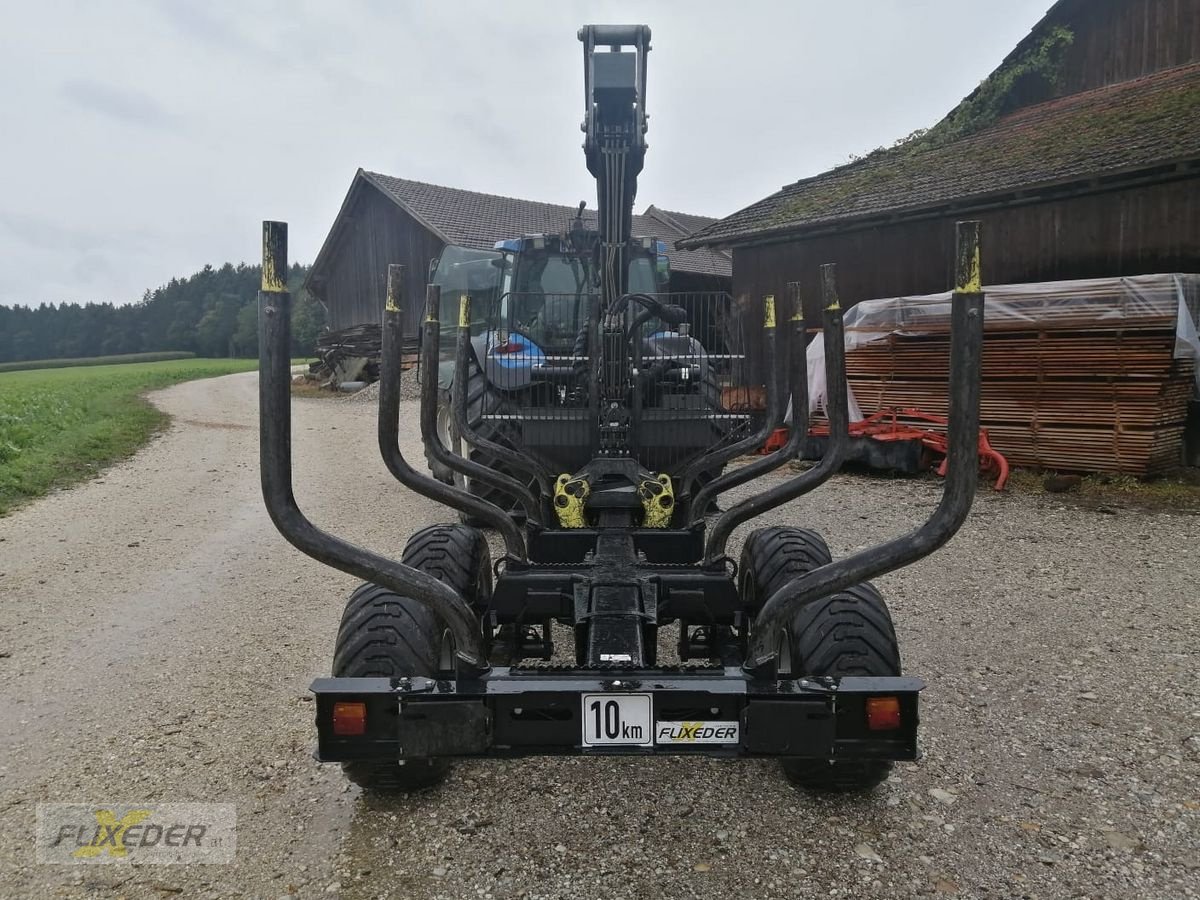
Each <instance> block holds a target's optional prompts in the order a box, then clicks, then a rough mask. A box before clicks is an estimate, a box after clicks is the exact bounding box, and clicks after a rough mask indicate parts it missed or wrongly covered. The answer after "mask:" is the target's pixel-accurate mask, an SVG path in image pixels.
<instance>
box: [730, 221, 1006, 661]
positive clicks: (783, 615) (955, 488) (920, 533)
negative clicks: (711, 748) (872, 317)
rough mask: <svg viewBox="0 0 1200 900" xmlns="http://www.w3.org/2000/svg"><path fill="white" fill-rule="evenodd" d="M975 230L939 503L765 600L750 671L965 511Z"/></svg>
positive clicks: (973, 412) (953, 334)
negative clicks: (803, 617)
mask: <svg viewBox="0 0 1200 900" xmlns="http://www.w3.org/2000/svg"><path fill="white" fill-rule="evenodd" d="M979 246H980V244H979V222H959V223H958V226H957V233H956V246H955V280H954V294H953V299H952V300H951V304H950V306H951V310H950V373H949V375H950V378H949V391H950V398H949V400H950V415H949V426H948V433H947V443H948V445H949V448H948V453H947V457H948V459H949V468H948V471H947V473H946V482H945V485H944V486H943V491H942V500H941V503H939V504H938V507H937V509H936V510H934V512H933V515H932V516H930V518H929V520H928V521H927V522H925V524H924V525H922V526H921V527H919V528H917V529H916V530H915V531H912V532H909V533H908V534H906V535H903V536H902V537H898V538H895V539H893V540H891V541H887V542H886V543H883V544H879V545H877V546H875V547H869V548H867V549H866V550H862V551H860V552H858V553H855V554H852V555H851V556H848V557H846V558H845V559H840V560H836V561H834V562H831V563H828V564H826V565H824V566H821V567H820V568H817V569H814V570H813V571H811V572H809V573H808V574H806V575H802V576H800V577H799V578H797V579H795V580H794V581H791V582H789V583H788V584H786V585H784V586H783V587H781V588H780V589H779V590H778V591H776V592H775V593H774V594H772V595H771V596H770V597H768V598H767V601H766V603H764V604H763V608H762V609H761V610H760V611H759V614H758V618H757V619H756V620H755V622H754V628H753V631H752V634H751V641H752V647H751V651H752V652H751V657H750V661H749V662H748V664H747V665H748V666H750V667H752V668H753V667H759V666H764V665H767V664H769V663H770V661H771V659H772V658H775V659H776V661H777V662H778V661H779V660H781V659H786V658H788V657H790V655H791V654H790V653H781V652H780V650H781V647H783V646H786V645H783V644H782V643H781V642H782V641H786V640H789V636H788V634H787V632H788V628H789V625H790V623H791V621H792V619H793V618H794V617H795V615H796V613H797V612H798V611H799V610H800V608H801V607H803V606H804V604H806V603H809V602H811V601H813V600H816V599H819V598H821V597H828V596H829V595H830V594H834V593H837V592H838V591H840V590H842V589H844V588H847V587H850V586H851V585H853V584H858V583H859V582H862V581H866V580H868V579H870V578H874V577H876V576H878V575H882V574H884V573H885V572H891V571H893V570H894V569H898V568H900V567H901V566H906V565H908V564H909V563H911V562H913V561H915V560H918V559H920V558H921V557H923V556H928V555H929V554H930V553H932V552H933V551H934V550H936V549H938V547H941V546H942V545H943V544H945V543H946V541H948V540H950V538H951V537H953V536H954V533H955V532H956V531H958V529H959V527H961V525H962V523H963V522H964V521H965V519H966V518H967V514H968V513H969V512H970V510H971V503H972V501H973V500H974V498H975V484H976V482H977V481H978V478H979V365H980V356H981V353H982V347H983V288H982V280H981V276H980V270H979Z"/></svg>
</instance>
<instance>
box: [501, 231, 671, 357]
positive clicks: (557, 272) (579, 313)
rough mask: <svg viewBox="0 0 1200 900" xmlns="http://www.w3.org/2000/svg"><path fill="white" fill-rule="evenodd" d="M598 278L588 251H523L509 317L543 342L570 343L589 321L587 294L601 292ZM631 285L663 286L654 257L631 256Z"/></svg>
mask: <svg viewBox="0 0 1200 900" xmlns="http://www.w3.org/2000/svg"><path fill="white" fill-rule="evenodd" d="M598 280H599V279H598V278H597V277H596V272H595V265H594V263H593V261H592V258H591V256H590V255H589V256H578V255H576V256H570V255H564V254H561V253H540V254H535V253H529V252H526V253H523V254H522V255H521V257H520V262H519V263H518V265H517V270H516V279H515V281H514V283H513V286H512V293H511V295H510V301H509V306H508V309H507V310H506V312H507V315H508V317H509V321H510V322H512V323H513V324H514V325H515V326H516V327H517V328H518V329H520V330H521V331H522V332H523V333H524V334H525V335H526V336H527V337H529V339H530V340H532V341H534V342H535V343H537V344H538V345H539V346H541V347H543V348H546V349H549V348H559V347H570V346H572V345H573V344H574V342H575V339H576V337H577V336H578V335H579V332H580V329H581V328H583V326H584V324H585V323H586V321H587V316H588V302H589V300H590V299H591V298H592V297H595V296H596V295H597V294H598V293H599V287H598V284H597V283H598ZM629 290H630V292H632V293H646V294H652V293H656V292H657V291H658V290H659V287H658V280H657V270H656V267H655V260H654V258H653V257H650V256H635V257H634V258H633V259H631V260H630V261H629Z"/></svg>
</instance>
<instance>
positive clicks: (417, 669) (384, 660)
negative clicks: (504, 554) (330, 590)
mask: <svg viewBox="0 0 1200 900" xmlns="http://www.w3.org/2000/svg"><path fill="white" fill-rule="evenodd" d="M403 560H404V562H405V563H406V564H407V565H411V566H413V567H414V568H418V569H420V570H421V571H423V572H426V573H428V574H430V575H433V576H434V577H435V578H438V579H439V580H441V581H442V582H444V583H446V584H447V585H449V586H450V587H452V588H453V589H454V590H455V591H457V592H458V593H459V594H460V595H461V596H462V597H464V598H465V599H466V600H467V601H468V602H469V603H470V604H471V606H472V608H474V609H476V610H477V611H478V610H481V609H484V608H486V606H487V604H488V602H489V600H490V598H491V589H492V569H491V559H490V555H489V553H488V546H487V541H486V540H485V539H484V537H483V535H482V534H481V533H480V532H479V531H477V530H476V529H474V528H468V527H467V526H465V525H434V526H432V527H429V528H424V529H422V530H421V531H418V532H417V533H416V534H414V535H413V536H412V537H411V538H409V541H408V545H407V546H406V547H405V550H404V556H403ZM443 631H444V626H443V624H442V623H441V621H440V620H438V618H437V616H435V615H434V614H433V613H432V612H430V611H429V610H428V609H427V608H426V607H425V606H423V605H422V604H420V603H418V602H417V601H415V600H412V599H411V598H409V597H402V596H400V595H399V594H396V593H394V592H393V591H391V590H389V589H387V588H384V587H381V586H379V585H376V584H369V583H368V584H363V585H360V586H359V588H358V589H357V590H355V591H354V593H353V594H351V595H350V600H349V601H348V602H347V603H346V609H345V612H344V613H343V614H342V622H341V625H340V627H339V628H338V635H337V641H336V643H335V645H334V653H333V674H334V676H335V677H346V678H357V677H377V678H391V677H396V676H401V675H424V676H431V675H434V674H436V672H437V668H438V656H439V655H440V650H441V643H442V634H443ZM342 770H343V772H345V774H346V777H347V778H349V779H350V780H351V781H352V782H354V783H355V784H357V785H359V786H360V787H362V788H363V789H364V790H368V791H373V792H380V793H388V792H396V791H412V790H417V789H419V788H424V787H430V786H432V785H435V784H438V783H439V782H441V781H442V780H443V779H444V778H445V777H446V773H447V772H448V771H449V763H448V761H446V760H444V759H420V760H406V761H405V762H404V763H400V762H399V761H397V760H359V761H355V762H346V763H343V764H342Z"/></svg>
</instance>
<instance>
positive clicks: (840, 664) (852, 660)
mask: <svg viewBox="0 0 1200 900" xmlns="http://www.w3.org/2000/svg"><path fill="white" fill-rule="evenodd" d="M792 661H793V665H794V666H795V668H796V670H797V671H798V672H800V673H802V674H804V675H899V674H900V647H899V644H898V643H897V641H896V630H895V628H894V627H893V625H892V616H891V613H890V612H889V611H888V608H887V604H886V603H885V602H884V600H883V597H882V596H881V595H880V593H879V591H878V590H876V589H875V586H874V585H872V584H857V585H855V586H854V587H851V588H847V589H846V590H844V591H840V592H839V593H837V594H834V595H833V596H831V597H822V598H820V599H819V600H814V601H813V602H811V603H808V604H806V605H805V606H804V607H803V608H802V609H801V610H800V612H799V613H798V614H797V616H796V618H795V619H794V620H793V621H792ZM891 770H892V763H891V761H889V760H861V761H860V760H839V761H836V762H832V761H830V762H823V761H820V760H783V771H784V773H785V774H786V775H787V777H788V779H789V780H790V781H791V782H792V783H793V784H796V785H798V786H800V787H804V788H809V789H812V790H820V791H835V792H849V791H865V790H869V789H871V788H873V787H875V786H876V785H878V784H879V783H881V782H882V781H883V780H884V779H885V778H887V776H888V773H889V772H891Z"/></svg>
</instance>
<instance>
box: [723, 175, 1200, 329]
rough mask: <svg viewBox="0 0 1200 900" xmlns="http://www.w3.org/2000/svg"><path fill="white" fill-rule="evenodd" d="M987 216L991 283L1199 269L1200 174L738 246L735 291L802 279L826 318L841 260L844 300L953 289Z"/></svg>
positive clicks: (809, 302) (770, 288)
mask: <svg viewBox="0 0 1200 900" xmlns="http://www.w3.org/2000/svg"><path fill="white" fill-rule="evenodd" d="M959 218H972V219H980V220H982V221H983V223H984V225H983V235H984V249H983V271H984V278H985V279H986V280H987V281H988V282H989V283H991V284H1005V283H1012V282H1027V281H1056V280H1061V279H1066V278H1090V277H1093V276H1102V275H1141V274H1146V273H1150V272H1200V178H1192V179H1188V180H1185V181H1175V182H1170V183H1167V184H1160V185H1155V186H1152V187H1144V188H1138V189H1131V190H1124V191H1112V192H1109V193H1104V194H1092V195H1088V196H1084V197H1076V198H1073V199H1068V200H1059V201H1056V202H1053V203H1038V204H1032V205H1029V206H1019V207H1013V208H1009V209H998V210H991V211H987V212H980V213H964V214H962V215H958V216H942V217H940V218H933V219H926V220H919V221H912V222H901V223H897V224H894V225H885V226H880V227H876V228H864V229H860V230H857V231H848V232H844V233H840V234H833V235H828V236H825V237H814V238H809V239H806V240H793V241H789V242H786V243H779V244H769V245H765V246H761V247H737V248H734V251H733V290H734V294H735V295H739V296H740V295H743V294H745V295H749V296H760V295H762V294H775V295H777V296H784V294H785V293H786V286H787V283H788V282H789V281H799V282H800V283H801V285H802V292H803V295H804V300H805V316H806V317H807V318H809V319H810V320H812V321H819V316H820V302H819V301H820V298H819V282H818V268H819V266H820V265H821V264H822V263H827V262H833V263H837V264H838V285H839V288H840V291H841V296H842V303H843V305H844V306H850V305H853V304H854V303H858V302H859V301H861V300H870V299H873V298H876V297H894V296H898V295H904V294H931V293H936V292H938V291H945V290H949V288H950V287H951V281H952V279H953V276H952V271H951V260H952V253H953V247H954V222H955V220H956V219H959Z"/></svg>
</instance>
